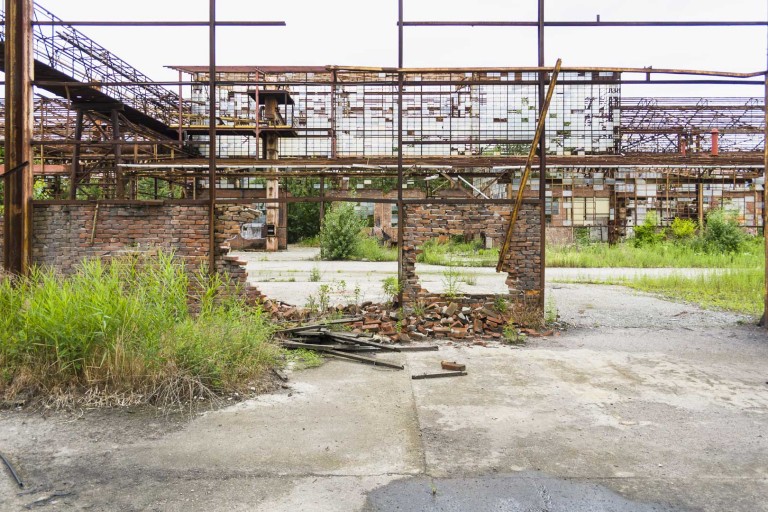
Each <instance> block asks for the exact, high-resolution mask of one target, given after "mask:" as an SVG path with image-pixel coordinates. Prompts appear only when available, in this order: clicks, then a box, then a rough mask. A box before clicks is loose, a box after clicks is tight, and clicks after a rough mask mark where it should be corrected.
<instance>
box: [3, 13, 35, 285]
mask: <svg viewBox="0 0 768 512" xmlns="http://www.w3.org/2000/svg"><path fill="white" fill-rule="evenodd" d="M32 48H33V47H32V0H5V100H6V101H5V105H6V110H5V169H6V171H5V174H4V175H3V183H4V186H5V198H4V206H5V211H4V215H3V222H4V228H5V229H4V241H3V267H4V268H5V270H7V271H8V272H12V273H14V274H21V275H25V274H27V272H28V271H29V267H30V263H31V261H32V184H33V180H34V178H33V175H32V161H33V158H32V126H33V117H32V81H33V80H34V68H33V56H32Z"/></svg>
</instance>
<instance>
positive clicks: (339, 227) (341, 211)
mask: <svg viewBox="0 0 768 512" xmlns="http://www.w3.org/2000/svg"><path fill="white" fill-rule="evenodd" d="M364 226H365V221H364V220H363V218H362V217H361V216H360V215H358V214H357V212H356V211H355V205H354V204H352V203H334V204H333V206H332V207H331V208H330V210H329V211H328V213H327V214H326V216H325V221H324V222H323V227H322V228H321V229H320V257H321V258H322V259H324V260H348V259H350V258H351V257H352V255H353V254H354V252H355V249H357V246H358V244H359V242H360V231H361V230H362V229H363V227H364Z"/></svg>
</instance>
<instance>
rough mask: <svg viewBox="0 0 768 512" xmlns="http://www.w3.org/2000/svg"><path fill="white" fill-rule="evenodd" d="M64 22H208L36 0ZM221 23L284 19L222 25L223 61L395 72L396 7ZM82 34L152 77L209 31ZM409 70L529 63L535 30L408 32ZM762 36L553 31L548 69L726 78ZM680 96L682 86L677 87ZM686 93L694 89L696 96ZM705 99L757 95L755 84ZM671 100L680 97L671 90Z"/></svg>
mask: <svg viewBox="0 0 768 512" xmlns="http://www.w3.org/2000/svg"><path fill="white" fill-rule="evenodd" d="M38 2H39V3H40V5H42V6H43V7H45V8H47V9H49V10H51V11H52V12H53V13H54V14H56V15H57V16H59V17H60V18H62V19H64V20H181V19H183V20H206V19H207V17H208V2H207V1H206V0H130V1H123V0H121V1H116V0H66V1H54V0H38ZM536 9H537V0H472V1H467V0H461V1H458V0H405V19H406V20H412V21H415V20H470V19H471V20H535V19H536ZM598 14H599V15H600V16H601V19H602V20H603V21H614V20H615V21H625V20H650V19H655V20H745V21H746V20H766V19H768V1H767V0H730V1H723V0H547V8H546V18H547V19H548V20H551V21H555V20H557V21H561V20H589V21H592V20H594V19H595V17H596V15H598ZM218 17H219V19H220V20H280V21H285V22H286V23H287V27H274V28H273V27H255V28H220V29H219V37H218V43H217V45H218V57H217V58H218V61H219V63H220V64H255V65H324V64H338V65H362V66H395V65H396V64H397V26H396V22H397V1H396V0H283V1H275V0H272V1H260V0H218ZM80 30H81V31H82V32H84V33H86V34H87V35H89V36H90V37H92V38H93V39H95V40H97V41H98V42H99V43H101V44H102V45H104V46H105V47H107V48H108V49H110V50H112V51H113V52H114V53H116V54H117V55H118V56H120V57H121V58H123V59H124V60H126V61H128V62H129V63H131V64H132V65H134V66H135V67H137V68H138V69H140V70H141V71H143V72H144V73H146V74H148V75H149V76H150V77H152V78H156V79H158V80H160V79H163V80H164V79H175V78H176V76H175V74H174V73H173V72H171V71H169V70H167V69H164V66H167V65H174V64H197V65H202V64H207V61H208V50H207V44H208V39H207V29H202V28H164V29H158V28H151V29H150V28H133V27H131V28H95V27H82V28H80ZM405 30H406V37H405V65H406V66H408V67H418V66H457V67H460V66H532V65H536V30H535V29H534V28H445V27H443V28H427V27H425V28H415V27H414V28H406V29H405ZM767 41H768V34H767V33H766V28H765V27H755V28H744V27H741V28H642V29H640V28H578V29H577V28H548V29H547V47H546V62H547V64H553V63H554V61H555V60H556V59H557V58H558V57H560V58H562V59H563V62H564V64H565V65H567V66H639V67H640V66H649V65H652V66H654V67H656V68H662V67H676V68H686V69H710V70H726V71H743V72H746V71H758V70H763V69H765V68H766V51H767V49H766V46H767ZM678 89H680V88H679V87H678ZM691 92H693V91H691ZM700 94H720V95H728V96H745V95H758V96H762V90H761V89H759V88H755V87H736V88H733V87H731V88H727V89H726V88H722V87H720V86H718V87H709V88H703V89H701V92H700ZM678 95H686V94H685V92H684V91H678Z"/></svg>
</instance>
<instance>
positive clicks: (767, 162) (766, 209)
mask: <svg viewBox="0 0 768 512" xmlns="http://www.w3.org/2000/svg"><path fill="white" fill-rule="evenodd" d="M766 69H768V68H766ZM764 85H765V104H764V105H763V106H764V107H765V126H764V128H765V140H764V141H763V238H764V239H765V284H764V292H765V293H764V302H763V327H765V328H766V329H768V233H766V226H768V71H766V74H765V84H764Z"/></svg>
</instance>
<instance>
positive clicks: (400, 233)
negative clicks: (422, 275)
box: [397, 0, 405, 305]
mask: <svg viewBox="0 0 768 512" xmlns="http://www.w3.org/2000/svg"><path fill="white" fill-rule="evenodd" d="M397 17H398V26H397V67H398V68H402V67H403V52H404V48H403V45H404V39H403V0H398V1H397ZM404 78H405V76H404V75H403V73H402V72H401V71H398V73H397V81H398V87H397V282H398V283H399V285H398V287H397V288H398V292H397V301H398V303H399V304H401V305H402V304H403V293H404V288H405V286H404V283H405V266H404V264H405V247H404V245H405V243H404V241H405V203H404V202H403V181H404V179H403V95H404V93H405V85H404V84H403V80H404Z"/></svg>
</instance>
